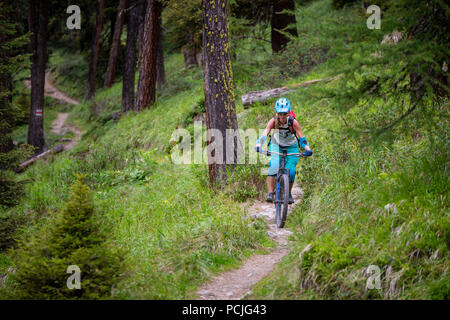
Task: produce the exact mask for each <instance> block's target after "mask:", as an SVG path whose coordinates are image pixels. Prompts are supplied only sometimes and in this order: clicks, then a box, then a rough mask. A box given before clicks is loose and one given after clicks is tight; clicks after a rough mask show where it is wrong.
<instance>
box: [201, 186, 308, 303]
mask: <svg viewBox="0 0 450 320" xmlns="http://www.w3.org/2000/svg"><path fill="white" fill-rule="evenodd" d="M302 195H303V192H302V191H301V189H300V188H299V187H298V185H297V183H294V186H293V188H292V197H293V198H294V200H295V202H294V203H293V204H292V205H290V206H289V210H288V217H287V219H289V213H290V212H291V211H292V209H293V208H294V207H295V206H296V205H297V204H298V203H299V202H300V200H301V197H302ZM248 210H249V214H250V215H251V217H252V218H253V219H260V218H263V219H266V221H267V222H268V223H269V229H268V230H267V233H268V235H269V236H270V237H271V238H272V239H273V240H274V241H275V242H276V247H275V248H274V249H273V251H272V252H270V253H269V254H259V255H254V256H251V257H250V258H248V260H246V261H245V262H244V263H243V265H242V266H241V267H240V268H238V269H235V270H230V271H227V272H224V273H222V274H220V275H218V276H216V277H214V278H213V279H211V281H209V282H208V283H205V284H204V285H203V286H201V287H200V288H199V289H198V290H197V295H198V299H200V300H240V299H242V298H244V297H245V296H246V295H247V294H250V293H251V288H252V286H253V285H254V284H256V283H257V282H259V281H260V280H261V279H262V278H264V277H265V276H266V275H268V274H270V273H271V272H272V270H273V268H274V267H275V265H276V264H278V263H279V262H280V261H281V259H282V258H283V257H284V256H285V255H287V254H288V253H289V251H290V248H289V245H288V239H287V238H288V236H289V235H291V234H292V232H291V231H289V230H288V229H285V228H282V229H279V228H278V227H277V225H276V222H275V207H274V205H273V204H272V203H267V202H261V201H256V202H255V203H254V204H253V205H252V206H251V207H249V208H248Z"/></svg>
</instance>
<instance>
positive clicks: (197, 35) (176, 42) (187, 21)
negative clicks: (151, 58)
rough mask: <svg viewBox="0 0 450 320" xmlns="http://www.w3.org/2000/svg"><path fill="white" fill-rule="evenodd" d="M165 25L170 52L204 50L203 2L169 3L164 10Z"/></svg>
mask: <svg viewBox="0 0 450 320" xmlns="http://www.w3.org/2000/svg"><path fill="white" fill-rule="evenodd" d="M163 25H165V26H167V33H166V35H167V43H168V44H169V45H170V48H169V52H171V51H173V50H175V49H180V48H181V50H194V51H200V50H201V48H202V46H203V45H202V2H201V0H186V1H176V0H170V1H167V7H166V8H165V9H164V10H163Z"/></svg>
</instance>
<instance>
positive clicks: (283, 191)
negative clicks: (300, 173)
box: [275, 174, 289, 228]
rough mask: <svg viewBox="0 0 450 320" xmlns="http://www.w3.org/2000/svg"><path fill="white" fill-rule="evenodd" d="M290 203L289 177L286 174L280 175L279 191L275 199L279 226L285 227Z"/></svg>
mask: <svg viewBox="0 0 450 320" xmlns="http://www.w3.org/2000/svg"><path fill="white" fill-rule="evenodd" d="M288 205H289V178H288V176H287V175H286V174H283V175H281V176H280V180H279V183H277V192H276V199H275V207H276V222H277V227H278V228H283V227H284V223H285V222H286V217H287V211H288Z"/></svg>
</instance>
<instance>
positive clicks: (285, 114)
mask: <svg viewBox="0 0 450 320" xmlns="http://www.w3.org/2000/svg"><path fill="white" fill-rule="evenodd" d="M278 115H279V116H282V117H285V116H287V115H288V114H287V113H279V114H278Z"/></svg>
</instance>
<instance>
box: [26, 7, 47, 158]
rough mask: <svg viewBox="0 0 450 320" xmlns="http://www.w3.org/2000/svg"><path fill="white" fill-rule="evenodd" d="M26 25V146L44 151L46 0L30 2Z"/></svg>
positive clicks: (36, 150) (38, 151)
mask: <svg viewBox="0 0 450 320" xmlns="http://www.w3.org/2000/svg"><path fill="white" fill-rule="evenodd" d="M28 19H29V20H28V25H29V28H30V32H31V34H30V45H31V108H30V119H29V126H28V139H27V140H28V144H30V145H32V146H34V147H35V152H36V153H40V152H42V151H43V149H44V145H45V141H44V86H45V66H46V58H47V22H48V21H47V0H30V2H29V15H28Z"/></svg>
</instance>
